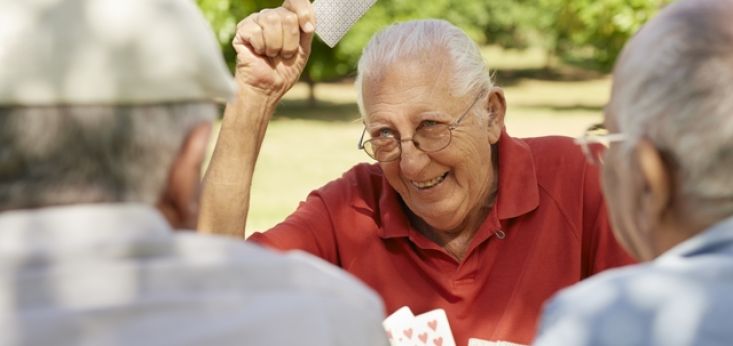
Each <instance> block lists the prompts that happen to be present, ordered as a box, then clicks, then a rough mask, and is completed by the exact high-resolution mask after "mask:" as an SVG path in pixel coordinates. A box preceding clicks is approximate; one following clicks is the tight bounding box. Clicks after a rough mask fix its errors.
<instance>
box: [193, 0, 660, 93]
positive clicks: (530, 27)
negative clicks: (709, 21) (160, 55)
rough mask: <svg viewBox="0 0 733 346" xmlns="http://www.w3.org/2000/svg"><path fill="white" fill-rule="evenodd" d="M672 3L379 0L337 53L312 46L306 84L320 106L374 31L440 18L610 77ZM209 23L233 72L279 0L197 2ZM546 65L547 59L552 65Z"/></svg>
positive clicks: (491, 40)
mask: <svg viewBox="0 0 733 346" xmlns="http://www.w3.org/2000/svg"><path fill="white" fill-rule="evenodd" d="M670 1H671V0H514V1H506V0H484V1H476V0H430V1H415V0H378V1H377V3H376V4H375V5H374V7H372V9H370V10H369V12H367V14H366V15H365V16H364V17H363V18H362V19H361V20H360V21H359V22H357V24H356V25H355V26H354V27H353V28H352V29H351V30H350V31H349V32H348V33H347V34H346V36H345V37H344V39H343V40H342V41H341V42H340V43H339V44H338V45H337V46H336V47H335V48H333V49H331V48H329V47H328V46H326V45H325V44H324V43H323V42H321V41H320V40H319V39H316V40H315V41H314V45H313V52H312V55H311V59H310V61H309V63H308V66H306V70H305V71H304V72H303V75H302V79H303V81H305V82H306V83H307V84H308V85H309V86H310V89H309V90H310V96H309V99H310V102H311V104H314V103H315V101H316V100H315V93H314V90H315V85H316V83H318V82H323V81H332V80H338V79H342V78H344V77H350V76H352V75H353V73H354V71H355V69H356V63H357V61H358V58H359V56H360V54H361V51H362V49H363V48H364V46H365V45H366V43H367V42H368V40H369V39H370V38H371V37H372V35H374V33H376V32H377V31H379V30H381V29H383V28H384V27H386V26H387V25H390V24H392V23H396V22H401V21H406V20H410V19H416V18H441V19H446V20H448V21H450V22H451V23H453V24H455V25H457V26H458V27H460V28H462V29H463V30H465V31H466V32H467V33H468V35H469V36H471V38H473V39H474V40H476V41H477V42H479V43H480V44H496V45H500V46H502V47H505V48H525V47H527V46H529V45H541V46H543V47H544V48H545V49H547V51H548V56H558V57H561V58H563V59H564V60H566V61H569V62H571V63H586V64H587V62H590V63H591V65H593V67H596V68H601V69H604V70H607V69H609V68H610V67H611V65H612V64H613V61H614V60H615V59H616V56H617V55H618V54H619V52H620V50H621V48H622V47H623V44H624V43H625V42H626V40H627V39H628V38H629V37H630V36H631V35H632V34H633V33H634V32H635V31H636V30H638V28H639V27H640V26H641V25H642V24H643V23H644V22H646V21H647V20H648V19H649V18H651V17H652V16H653V15H654V14H656V12H657V11H658V10H659V9H660V7H662V6H663V5H664V4H666V3H669V2H670ZM197 3H198V5H199V6H200V8H201V9H202V10H203V12H204V14H205V15H206V17H207V19H208V20H209V21H210V22H211V24H212V26H213V27H214V30H215V32H216V34H217V37H218V39H219V42H220V43H221V46H222V50H223V51H224V55H225V57H226V59H227V61H228V63H229V64H230V66H231V67H233V66H234V62H235V55H234V51H233V49H232V48H231V40H232V37H233V35H234V31H235V28H236V25H237V23H238V21H239V20H241V19H242V18H244V17H246V16H247V15H248V14H250V13H252V12H254V11H258V10H260V9H263V8H268V7H276V6H279V5H280V4H281V3H282V0H245V1H243V0H197ZM548 61H549V59H548Z"/></svg>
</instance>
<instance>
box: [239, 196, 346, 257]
mask: <svg viewBox="0 0 733 346" xmlns="http://www.w3.org/2000/svg"><path fill="white" fill-rule="evenodd" d="M248 240H249V241H254V242H256V243H259V244H262V245H265V246H268V247H271V248H275V249H278V250H296V249H297V250H303V251H306V252H309V253H311V254H313V255H315V256H317V257H320V258H322V259H324V260H326V261H328V262H331V263H333V264H336V265H338V263H337V262H338V254H337V251H336V242H335V239H334V229H333V224H332V223H331V218H330V217H329V215H328V212H327V208H326V204H325V203H324V201H323V198H322V196H321V195H320V193H319V191H318V190H316V191H313V192H311V193H310V194H309V195H308V198H306V200H305V201H304V202H301V203H300V205H299V206H298V208H297V209H296V210H295V212H293V213H292V214H291V215H290V216H288V217H287V219H285V221H283V222H281V223H280V224H278V225H277V226H275V227H273V228H272V229H270V230H268V231H267V232H264V233H260V232H257V233H254V234H252V235H251V236H250V237H249V239H248Z"/></svg>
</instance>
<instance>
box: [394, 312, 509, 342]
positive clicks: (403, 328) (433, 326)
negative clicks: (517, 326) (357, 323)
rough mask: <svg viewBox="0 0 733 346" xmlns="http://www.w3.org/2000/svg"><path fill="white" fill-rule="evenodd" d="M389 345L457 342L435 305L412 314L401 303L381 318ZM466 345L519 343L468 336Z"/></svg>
mask: <svg viewBox="0 0 733 346" xmlns="http://www.w3.org/2000/svg"><path fill="white" fill-rule="evenodd" d="M382 325H383V326H384V329H385V331H386V332H387V338H389V344H390V345H391V346H423V345H429V346H456V341H455V340H454V339H453V332H452V331H451V329H450V324H449V323H448V316H446V314H445V310H443V309H435V310H431V311H428V312H426V313H424V314H420V315H417V316H415V315H414V314H413V313H412V310H410V308H409V307H407V306H403V307H401V308H399V309H398V310H397V311H395V312H394V313H393V314H391V315H389V316H388V317H387V318H386V319H384V322H382ZM468 346H521V345H519V344H515V343H511V342H507V341H488V340H482V339H477V338H472V339H469V340H468Z"/></svg>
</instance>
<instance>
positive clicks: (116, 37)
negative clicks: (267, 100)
mask: <svg viewBox="0 0 733 346" xmlns="http://www.w3.org/2000/svg"><path fill="white" fill-rule="evenodd" d="M0 41H2V42H3V44H2V45H1V46H0V66H4V68H2V69H0V210H3V209H19V208H35V207H43V206H49V205H58V204H76V203H96V202H122V201H124V202H142V203H148V204H151V203H154V202H155V200H156V199H157V198H158V197H159V195H160V193H161V190H162V189H163V186H164V183H165V181H166V179H167V175H168V173H169V172H168V170H169V168H170V165H171V163H172V161H173V159H174V158H175V155H176V154H177V152H178V151H179V150H180V147H181V144H182V143H183V141H184V139H185V137H186V136H187V135H188V134H189V132H190V131H191V130H192V129H193V127H194V126H196V125H198V124H200V123H202V122H209V121H211V119H212V118H213V117H214V115H215V114H216V112H217V107H216V103H218V102H221V101H223V100H226V99H227V98H229V97H230V96H231V94H232V92H233V81H232V78H231V75H230V73H229V71H228V69H227V67H226V64H225V63H224V60H223V57H222V55H221V52H220V50H219V46H218V44H217V41H216V39H215V37H214V35H213V32H212V30H211V29H210V27H209V26H208V24H207V22H206V20H205V19H204V18H203V16H202V14H201V13H200V11H199V10H198V8H197V7H196V5H195V3H194V2H193V1H190V0H125V1H115V0H26V1H15V0H0Z"/></svg>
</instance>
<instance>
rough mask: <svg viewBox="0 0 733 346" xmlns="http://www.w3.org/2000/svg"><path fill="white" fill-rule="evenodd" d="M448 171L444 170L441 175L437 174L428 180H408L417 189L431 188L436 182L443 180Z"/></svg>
mask: <svg viewBox="0 0 733 346" xmlns="http://www.w3.org/2000/svg"><path fill="white" fill-rule="evenodd" d="M448 173H449V172H445V173H443V175H441V176H438V177H435V178H433V179H430V180H428V181H421V182H417V181H414V180H410V183H411V184H412V186H414V187H416V188H417V189H418V190H427V189H431V188H433V187H435V186H437V185H438V184H440V183H442V182H443V180H445V178H446V177H448Z"/></svg>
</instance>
